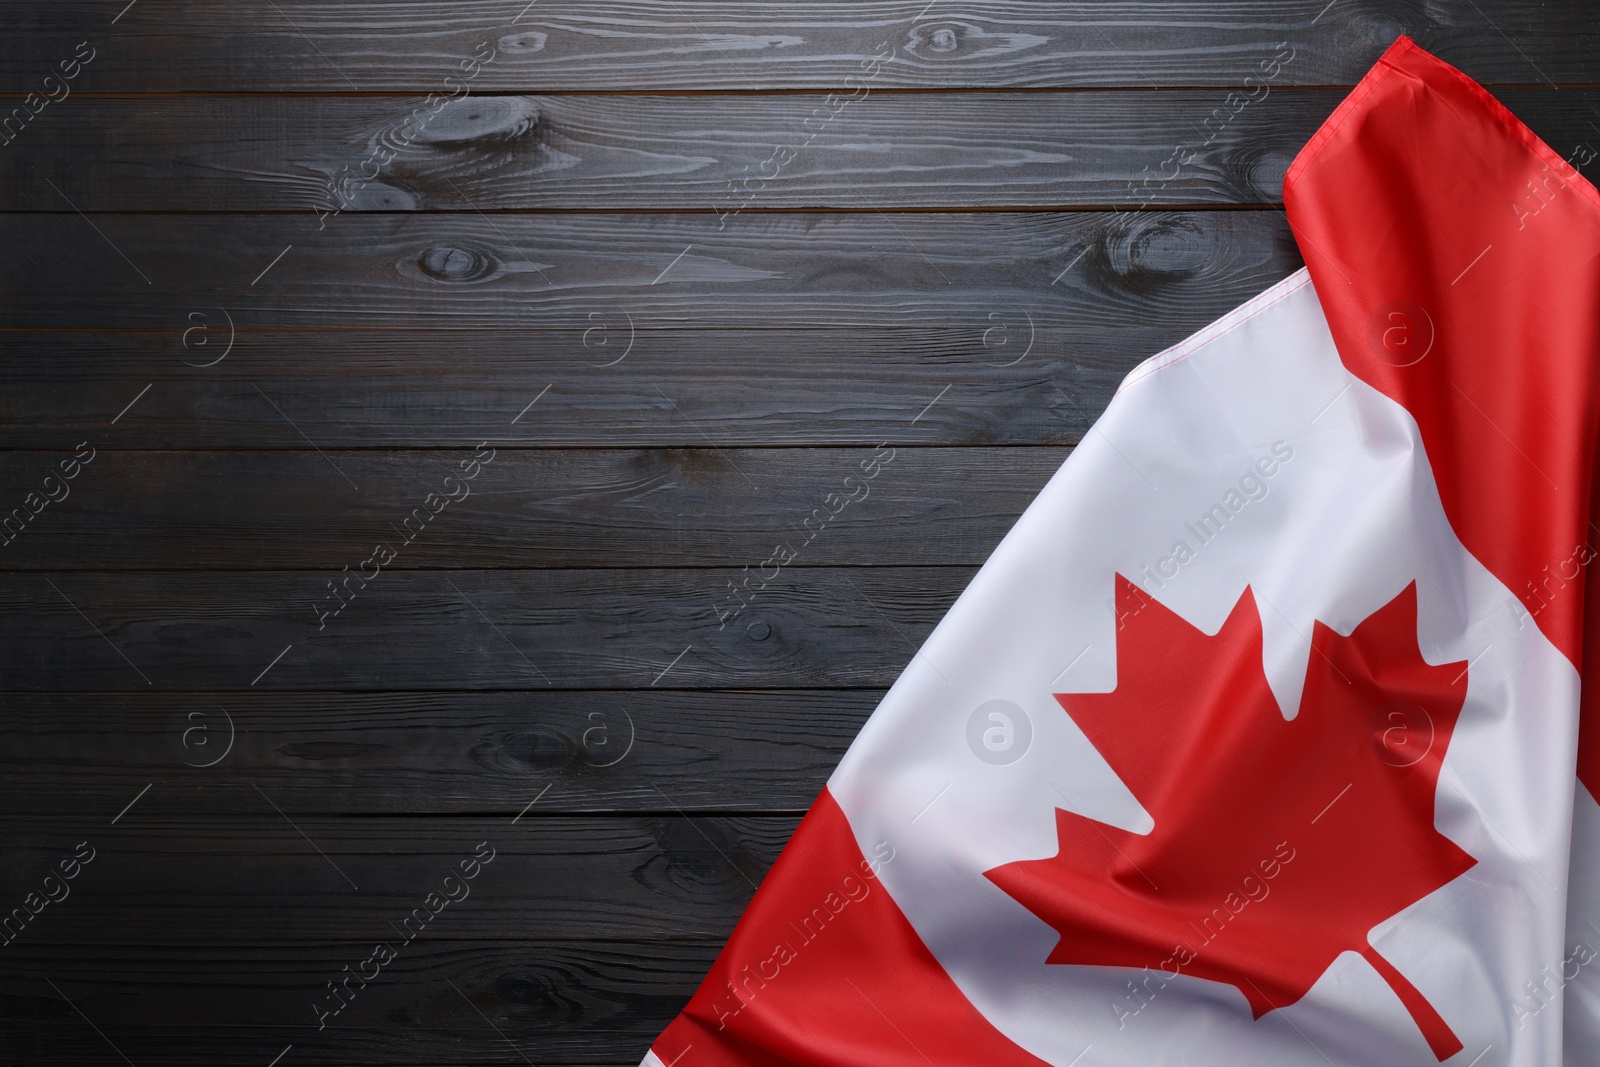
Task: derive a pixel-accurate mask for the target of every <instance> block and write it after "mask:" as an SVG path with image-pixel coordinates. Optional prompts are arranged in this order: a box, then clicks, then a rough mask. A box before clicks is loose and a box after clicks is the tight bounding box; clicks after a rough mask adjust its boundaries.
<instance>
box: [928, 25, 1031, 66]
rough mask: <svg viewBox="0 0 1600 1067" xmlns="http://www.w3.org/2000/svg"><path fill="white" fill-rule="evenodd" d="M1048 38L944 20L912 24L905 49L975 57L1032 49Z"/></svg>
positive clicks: (933, 56)
mask: <svg viewBox="0 0 1600 1067" xmlns="http://www.w3.org/2000/svg"><path fill="white" fill-rule="evenodd" d="M1048 40H1049V38H1047V37H1041V36H1039V35H1038V34H1036V33H990V32H989V31H988V30H985V29H984V28H983V27H981V26H974V25H973V24H972V23H970V22H958V21H955V20H945V21H941V22H930V23H927V24H926V25H922V26H916V27H914V28H913V29H912V30H911V32H910V33H908V34H906V45H905V50H906V51H907V52H909V53H911V54H912V55H913V56H916V57H917V58H918V59H975V58H977V57H979V56H992V55H995V54H998V53H1002V52H1020V51H1023V50H1025V49H1029V48H1036V47H1038V46H1039V45H1041V44H1044V43H1046V42H1047V41H1048Z"/></svg>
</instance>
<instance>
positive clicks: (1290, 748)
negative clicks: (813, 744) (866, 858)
mask: <svg viewBox="0 0 1600 1067" xmlns="http://www.w3.org/2000/svg"><path fill="white" fill-rule="evenodd" d="M1117 608H1118V618H1119V619H1122V620H1126V625H1125V626H1124V627H1123V628H1122V630H1121V633H1120V634H1119V636H1118V644H1117V687H1116V689H1115V690H1114V691H1113V692H1110V693H1061V694H1057V695H1056V699H1057V700H1059V701H1060V702H1061V706H1062V707H1063V708H1064V709H1065V710H1066V712H1067V714H1068V715H1070V716H1072V719H1073V721H1074V722H1075V723H1077V724H1078V726H1079V728H1080V729H1082V730H1083V732H1084V734H1085V735H1086V736H1087V737H1088V738H1089V740H1090V741H1091V742H1092V743H1093V744H1094V746H1095V748H1096V749H1097V750H1099V752H1100V754H1101V755H1102V756H1104V757H1105V759H1106V760H1107V762H1109V763H1110V765H1111V767H1112V768H1113V769H1114V770H1115V771H1116V772H1117V774H1118V775H1119V776H1120V777H1121V779H1122V781H1123V782H1124V783H1125V784H1126V785H1127V786H1128V788H1129V789H1130V790H1132V792H1133V794H1134V796H1136V797H1138V798H1139V801H1140V802H1141V803H1142V804H1143V805H1144V808H1145V810H1146V811H1148V812H1149V813H1150V815H1151V817H1152V818H1153V819H1154V820H1155V828H1154V830H1153V831H1152V832H1151V833H1149V834H1145V835H1141V834H1137V833H1132V832H1129V831H1126V830H1121V829H1118V828H1117V827H1115V826H1110V825H1106V824H1102V823H1099V822H1096V821H1094V820H1092V819H1089V818H1087V817H1085V816H1082V815H1078V814H1076V813H1074V812H1070V811H1062V810H1060V809H1058V810H1057V811H1056V830H1057V837H1058V843H1059V851H1058V852H1057V854H1056V855H1055V856H1053V857H1050V858H1049V859H1040V860H1023V861H1019V862H1016V863H1007V864H1005V865H1003V866H1000V867H996V868H994V869H993V870H991V871H988V872H987V877H988V878H989V879H990V880H991V881H993V882H994V883H995V884H996V885H998V886H999V887H1000V888H1001V889H1003V890H1004V891H1005V892H1006V893H1008V894H1010V895H1011V896H1012V897H1013V898H1015V899H1016V900H1017V901H1018V902H1019V903H1021V904H1022V905H1023V906H1024V907H1026V908H1027V909H1028V910H1029V911H1031V912H1033V913H1034V914H1035V915H1037V916H1039V918H1041V919H1043V920H1044V921H1045V922H1047V923H1049V924H1050V925H1051V926H1052V927H1054V928H1055V929H1056V931H1057V932H1058V933H1059V934H1060V935H1061V939H1060V940H1059V941H1058V942H1057V944H1056V946H1055V949H1054V950H1053V951H1052V952H1051V953H1050V956H1049V958H1048V961H1047V962H1049V963H1059V964H1079V965H1088V966H1099V967H1132V968H1148V969H1149V970H1147V971H1146V972H1145V974H1144V975H1143V976H1141V977H1140V978H1139V979H1137V980H1136V981H1137V982H1138V984H1137V985H1136V984H1134V983H1130V993H1131V994H1132V995H1130V997H1129V1007H1125V1008H1122V1009H1120V1010H1118V1016H1119V1018H1121V1019H1122V1021H1123V1022H1124V1024H1125V1023H1126V1019H1125V1018H1123V1016H1124V1014H1125V1013H1128V1014H1131V1013H1134V1012H1133V1011H1132V1009H1136V1008H1142V1007H1143V1005H1144V1003H1145V1002H1147V1001H1149V1000H1150V999H1152V998H1153V997H1154V996H1155V995H1156V994H1157V993H1159V990H1160V988H1161V987H1162V986H1163V985H1165V983H1166V982H1167V981H1170V980H1171V978H1173V977H1175V976H1176V975H1178V974H1187V975H1191V976H1194V977H1198V978H1206V979H1210V980H1212V981H1216V982H1226V983H1228V984H1230V985H1233V986H1236V987H1237V988H1238V989H1239V991H1240V992H1241V993H1243V994H1244V997H1245V1000H1246V1001H1247V1002H1248V1003H1249V1005H1250V1010H1251V1014H1252V1016H1253V1017H1254V1018H1257V1019H1259V1018H1260V1017H1261V1016H1262V1015H1264V1014H1265V1013H1267V1012H1268V1011H1271V1010H1273V1009H1274V1008H1281V1007H1284V1006H1286V1005H1289V1004H1292V1003H1294V1002H1295V1001H1297V1000H1299V999H1300V998H1301V997H1302V996H1304V995H1305V993H1306V991H1307V990H1309V989H1310V988H1311V986H1312V985H1313V984H1315V982H1316V981H1317V979H1318V978H1320V977H1321V976H1322V974H1323V972H1324V971H1326V970H1327V969H1328V967H1329V965H1330V964H1332V963H1333V961H1334V959H1335V957H1337V956H1338V955H1339V954H1340V953H1341V952H1345V951H1354V952H1359V953H1360V954H1361V955H1362V956H1364V957H1365V958H1366V959H1367V960H1368V961H1369V962H1370V963H1371V964H1372V966H1373V967H1375V968H1376V969H1377V970H1378V972H1379V973H1380V974H1381V975H1382V976H1383V977H1384V979H1385V980H1386V981H1387V982H1388V983H1389V986H1390V987H1391V988H1392V989H1393V990H1394V991H1395V993H1396V994H1398V995H1399V997H1400V1000H1401V1001H1402V1002H1403V1003H1404V1005H1405V1007H1406V1009H1407V1010H1408V1011H1409V1012H1410V1013H1411V1017H1412V1018H1413V1019H1414V1020H1415V1021H1416V1023H1417V1026H1418V1027H1419V1028H1420V1029H1421V1030H1422V1033H1423V1036H1424V1037H1426V1038H1427V1041H1428V1045H1429V1047H1430V1048H1431V1049H1432V1050H1433V1052H1434V1055H1436V1056H1437V1057H1438V1058H1439V1059H1440V1060H1444V1059H1446V1058H1448V1057H1449V1056H1452V1055H1454V1054H1455V1053H1456V1052H1459V1051H1460V1050H1461V1042H1460V1041H1459V1040H1458V1039H1457V1038H1456V1036H1455V1034H1454V1033H1452V1032H1451V1030H1450V1027H1449V1026H1448V1025H1447V1024H1446V1023H1445V1021H1444V1019H1443V1018H1441V1017H1440V1015H1439V1013H1438V1012H1437V1011H1435V1010H1434V1008H1433V1006H1432V1005H1431V1004H1429V1003H1428V1001H1427V999H1426V998H1425V997H1423V995H1422V994H1421V993H1420V992H1419V991H1418V990H1417V989H1416V987H1415V986H1413V985H1412V984H1411V983H1410V982H1409V981H1407V980H1406V978H1405V977H1404V976H1403V975H1401V974H1400V972H1399V971H1398V970H1396V969H1395V968H1394V966H1393V965H1391V964H1390V963H1389V962H1388V961H1387V960H1385V959H1384V958H1383V957H1382V956H1380V955H1379V954H1378V952H1377V950H1376V949H1374V948H1373V947H1372V946H1371V945H1370V944H1369V943H1368V940H1367V937H1368V932H1369V931H1370V930H1371V929H1372V928H1373V927H1374V926H1376V925H1377V924H1379V923H1381V922H1383V921H1384V920H1385V919H1388V918H1390V917H1391V916H1393V915H1395V914H1396V913H1398V912H1399V911H1401V910H1402V909H1404V908H1406V907H1408V906H1409V905H1411V904H1412V903H1414V902H1415V901H1417V900H1419V899H1421V898H1422V897H1424V896H1426V895H1427V894H1429V893H1431V892H1433V891H1434V890H1436V889H1438V888H1439V887H1440V886H1443V885H1445V884H1446V883H1447V882H1449V881H1450V880H1451V879H1453V878H1455V877H1456V876H1457V875H1459V874H1461V873H1462V872H1463V871H1465V870H1467V869H1468V868H1469V867H1471V866H1472V865H1473V863H1474V862H1476V861H1474V860H1473V858H1472V857H1471V856H1469V855H1468V854H1467V853H1465V852H1463V851H1462V850H1461V849H1460V848H1458V847H1456V845H1455V843H1454V842H1452V841H1451V840H1449V839H1448V838H1446V837H1445V836H1443V835H1442V834H1440V833H1439V832H1438V831H1437V830H1436V829H1434V795H1435V793H1436V791H1437V784H1438V777H1439V769H1440V766H1441V764H1442V762H1443V760H1444V754H1445V750H1446V748H1447V747H1448V746H1449V744H1450V735H1451V731H1452V730H1453V729H1454V727H1455V723H1456V718H1457V716H1458V715H1459V714H1460V712H1461V704H1462V700H1463V699H1464V697H1465V695H1466V689H1467V682H1466V677H1467V672H1466V664H1465V663H1449V664H1444V665H1441V666H1430V665H1428V664H1427V663H1425V662H1424V661H1423V659H1422V653H1421V651H1420V650H1419V648H1418V645H1417V594H1416V586H1415V585H1414V584H1413V585H1410V586H1407V587H1406V589H1405V590H1404V591H1403V592H1401V593H1400V595H1399V596H1397V597H1395V598H1394V600H1392V601H1390V602H1389V603H1388V604H1387V605H1385V606H1384V607H1382V608H1380V609H1378V610H1377V611H1376V612H1374V613H1373V614H1372V615H1371V616H1369V617H1368V618H1367V619H1366V620H1365V621H1363V622H1362V623H1361V625H1359V626H1358V627H1356V629H1355V632H1353V633H1352V634H1351V635H1350V636H1349V637H1341V636H1340V635H1339V634H1337V633H1336V632H1334V631H1333V630H1332V629H1330V628H1329V627H1327V626H1324V625H1323V624H1322V623H1320V622H1319V623H1317V624H1316V625H1315V627H1314V632H1313V634H1312V639H1311V646H1312V654H1311V658H1310V665H1309V666H1308V668H1307V670H1306V680H1305V689H1304V692H1303V695H1302V697H1301V701H1300V711H1299V714H1298V715H1297V716H1296V717H1295V718H1294V719H1293V720H1292V721H1287V720H1285V719H1284V717H1283V713H1282V711H1281V710H1280V709H1279V707H1278V702H1277V700H1276V699H1275V698H1274V697H1273V695H1272V691H1271V690H1270V689H1269V688H1268V687H1267V680H1266V676H1265V674H1264V671H1263V669H1262V659H1261V618H1260V616H1259V614H1258V613H1257V609H1256V604H1255V598H1254V597H1253V596H1252V595H1251V592H1250V590H1249V589H1248V588H1247V589H1246V590H1245V592H1244V594H1243V595H1242V596H1241V597H1240V598H1239V602H1238V604H1237V605H1235V607H1234V609H1233V612H1232V613H1231V614H1230V615H1229V616H1228V619H1227V621H1226V622H1225V623H1223V625H1222V629H1221V630H1220V631H1219V632H1218V633H1217V635H1216V636H1215V637H1207V636H1206V635H1205V634H1204V633H1202V632H1201V631H1200V630H1198V629H1196V628H1195V627H1193V626H1190V625H1189V624H1188V623H1186V622H1184V621H1183V619H1181V618H1179V617H1178V616H1177V615H1176V614H1174V613H1173V612H1171V611H1169V610H1168V609H1166V608H1165V607H1163V606H1161V605H1160V604H1158V603H1156V602H1155V601H1154V600H1152V599H1150V598H1149V597H1148V596H1146V595H1145V594H1144V593H1142V592H1141V591H1140V590H1139V589H1138V588H1137V587H1135V586H1134V585H1133V584H1132V583H1131V582H1129V581H1127V580H1126V579H1124V578H1123V577H1122V576H1121V575H1118V576H1117ZM1135 998H1137V999H1135Z"/></svg>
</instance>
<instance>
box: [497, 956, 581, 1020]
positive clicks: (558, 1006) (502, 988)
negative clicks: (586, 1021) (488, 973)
mask: <svg viewBox="0 0 1600 1067" xmlns="http://www.w3.org/2000/svg"><path fill="white" fill-rule="evenodd" d="M564 986H565V981H564V980H563V979H562V978H560V977H557V975H556V974H552V973H548V972H545V971H539V970H523V971H511V972H509V973H506V974H502V975H500V977H498V978H496V979H495V982H494V993H495V996H496V998H498V999H499V1001H500V1006H501V1010H502V1011H503V1012H504V1013H505V1016H506V1018H508V1019H511V1020H512V1021H514V1022H518V1023H523V1024H525V1025H533V1024H543V1025H547V1026H561V1025H570V1024H571V1023H573V1022H574V1021H575V1020H577V1019H580V1018H581V1017H582V1015H583V1009H582V1006H581V1005H579V1004H578V1003H577V1002H576V1001H575V1000H573V999H572V997H571V996H569V995H568V994H567V993H566V991H565V989H564Z"/></svg>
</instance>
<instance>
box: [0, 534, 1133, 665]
mask: <svg viewBox="0 0 1600 1067" xmlns="http://www.w3.org/2000/svg"><path fill="white" fill-rule="evenodd" d="M824 536H826V534H824ZM367 551H369V550H367V549H365V548H362V549H359V550H355V551H353V552H352V555H351V557H350V563H349V566H350V567H351V570H350V573H351V574H355V573H356V572H357V571H358V570H360V569H362V568H361V564H362V563H363V561H364V559H370V558H371V557H367V556H366V555H365V553H366V552H367ZM641 552H646V554H645V555H644V556H643V557H642V561H645V560H648V558H649V557H648V554H647V546H641ZM764 560H770V557H763V559H755V560H752V561H751V563H750V565H749V566H750V568H751V569H750V570H749V571H744V570H742V569H734V568H727V569H692V570H690V569H664V568H655V567H640V568H638V569H633V570H549V571H448V572H437V571H409V572H402V573H394V574H384V573H382V572H380V573H379V575H378V577H377V578H375V579H373V581H372V583H371V584H370V585H369V586H367V587H366V588H365V589H362V588H361V586H360V584H359V581H358V580H357V579H353V578H352V579H349V581H350V584H349V585H348V586H347V587H346V588H347V589H348V590H349V594H348V599H346V594H343V593H338V592H336V591H331V590H330V583H331V582H332V580H333V579H335V578H339V579H340V580H341V584H343V582H344V580H345V578H346V576H345V573H344V572H343V571H333V572H310V573H308V572H273V571H252V572H243V573H231V574H218V573H198V574H196V573H185V572H145V571H140V572H129V573H115V572H110V573H105V574H48V573H43V572H34V573H28V574H10V575H7V576H5V578H4V579H0V691H4V690H29V691H104V690H130V689H131V690H142V689H145V688H146V687H149V688H150V689H153V690H161V691H168V690H179V691H196V690H217V689H228V690H232V689H249V688H260V689H294V690H305V689H319V690H320V689H354V690H361V689H366V690H373V689H388V690H392V689H419V690H444V689H511V688H515V689H529V688H535V687H547V688H552V689H557V688H627V689H648V688H656V687H660V686H666V687H670V688H676V689H684V688H696V689H698V688H724V687H739V688H750V689H783V688H792V687H797V686H798V687H812V686H885V685H889V684H891V683H892V682H893V681H894V679H895V677H896V676H898V675H899V673H900V670H901V668H902V667H903V666H904V664H905V663H906V662H907V661H908V660H909V659H910V658H911V656H912V654H913V653H914V652H915V651H916V649H917V647H918V645H919V644H920V642H921V641H922V639H923V638H925V637H926V636H927V635H928V633H929V632H930V631H931V630H932V629H933V627H934V625H935V624H936V623H937V622H938V620H939V619H940V618H941V617H943V615H944V613H945V612H946V611H947V610H948V609H949V607H950V605H951V603H953V602H954V600H955V598H956V596H957V595H958V594H959V593H960V591H961V589H962V588H964V587H965V585H966V583H967V582H968V581H969V580H970V579H971V577H972V575H973V573H974V570H975V568H972V567H846V568H827V567H822V568H818V567H805V566H800V565H790V566H787V567H781V568H777V569H776V576H775V577H772V578H771V579H770V584H768V585H767V586H766V588H764V589H763V588H761V582H762V579H761V578H760V576H759V575H760V573H761V571H762V570H763V566H762V565H763V562H764ZM765 569H767V570H773V569H774V568H773V565H772V564H771V563H770V562H768V563H767V566H766V568H765ZM369 570H370V568H369ZM747 577H748V578H749V581H750V584H749V585H748V586H746V587H745V588H746V589H748V592H746V593H745V594H744V596H745V597H747V598H748V599H746V600H745V601H744V604H745V605H746V606H745V607H744V608H743V609H742V613H740V614H737V615H736V614H735V612H737V611H740V610H741V609H740V608H739V604H740V603H741V602H740V600H739V599H737V597H736V595H735V592H734V590H733V586H732V583H734V582H739V583H741V586H743V583H744V580H745V579H746V578H747ZM1108 595H1109V594H1108ZM341 603H342V604H344V607H343V609H342V611H340V612H339V613H338V614H332V613H333V612H334V611H335V610H337V606H338V605H339V604H341ZM719 619H720V620H723V621H722V622H719ZM319 627H320V629H319ZM1062 665H1063V666H1065V662H1063V664H1062Z"/></svg>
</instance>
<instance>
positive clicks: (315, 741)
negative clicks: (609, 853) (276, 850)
mask: <svg viewBox="0 0 1600 1067" xmlns="http://www.w3.org/2000/svg"><path fill="white" fill-rule="evenodd" d="M280 666H281V664H280ZM669 678H670V675H669ZM882 697H883V690H882V689H827V690H806V689H785V690H753V691H718V692H706V691H696V692H682V691H674V690H663V689H660V688H656V689H643V690H627V691H607V690H591V691H585V692H573V691H569V690H558V691H554V692H551V691H548V690H545V689H536V690H527V691H518V692H500V693H473V692H456V693H263V692H260V691H247V692H231V693H197V694H172V693H163V694H159V695H158V694H151V693H118V694H115V695H110V694H100V693H47V694H29V693H12V694H8V695H7V696H6V698H5V707H6V714H5V715H4V716H0V781H4V782H5V783H6V789H5V794H4V796H5V802H4V803H5V808H4V810H5V811H6V812H7V813H9V814H13V815H19V814H34V815H66V814H75V815H84V816H92V817H94V818H105V819H110V818H111V817H112V816H114V815H116V814H117V812H119V811H121V810H122V808H123V807H124V806H126V805H127V804H128V802H129V801H130V800H131V799H133V798H134V797H135V796H139V794H140V793H141V792H142V791H143V790H144V788H145V786H147V785H149V786H151V789H150V791H149V792H148V793H145V794H144V795H143V796H140V798H139V802H138V805H137V807H136V809H135V810H137V811H138V812H139V814H140V816H141V818H146V817H149V816H152V815H163V816H172V815H189V814H192V813H194V812H196V811H197V810H198V811H203V812H206V813H209V814H213V815H221V814H240V813H251V814H257V813H259V812H260V811H261V810H262V809H261V797H260V796H259V795H257V794H256V793H255V792H254V791H253V790H251V789H249V788H245V787H244V783H247V782H249V783H254V784H255V786H257V787H259V788H260V790H261V791H262V792H263V793H265V794H266V795H267V796H269V797H271V798H272V802H273V803H274V804H276V805H277V806H278V807H279V808H280V809H281V810H282V811H284V812H286V813H287V814H289V815H292V816H294V817H295V818H296V819H297V820H298V819H299V817H300V816H301V815H302V814H307V813H322V814H329V813H337V814H362V815H375V814H389V815H397V814H414V815H425V814H449V813H454V814H462V813H469V812H478V813H483V812H494V813H500V814H502V815H505V816H507V817H510V816H514V815H517V814H519V813H520V812H521V810H522V809H523V807H524V806H525V805H526V804H527V803H528V800H529V799H531V798H533V797H535V796H537V797H538V798H539V801H538V804H537V805H536V807H535V808H534V809H531V810H532V811H534V812H537V813H540V814H544V813H550V812H567V813H574V812H605V811H612V812H615V811H630V812H662V813H675V812H676V811H678V810H682V811H773V812H799V811H804V810H805V809H806V808H807V807H809V806H810V804H811V802H812V800H814V799H815V798H816V796H817V793H818V792H820V791H821V789H822V786H823V783H824V782H826V781H827V778H828V775H830V774H832V773H833V768H834V767H835V765H837V763H838V762H839V759H840V757H841V756H843V755H844V751H845V749H846V748H847V747H848V746H849V744H850V741H851V740H852V739H853V738H854V737H855V734H856V732H857V731H858V730H859V729H860V728H861V724H862V723H863V722H865V721H866V718H867V716H868V715H869V714H870V713H871V712H872V709H873V708H874V707H876V706H877V703H878V701H879V700H880V699H882ZM546 787H548V791H546ZM529 817H530V818H531V817H532V816H531V815H530V816H529ZM129 818H130V819H131V818H132V816H131V815H130V816H129ZM119 825H120V824H119Z"/></svg>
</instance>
